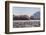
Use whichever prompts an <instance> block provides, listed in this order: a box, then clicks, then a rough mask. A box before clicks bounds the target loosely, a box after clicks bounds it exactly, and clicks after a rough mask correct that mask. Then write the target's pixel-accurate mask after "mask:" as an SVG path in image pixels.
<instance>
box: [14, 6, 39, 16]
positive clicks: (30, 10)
mask: <svg viewBox="0 0 46 35" xmlns="http://www.w3.org/2000/svg"><path fill="white" fill-rule="evenodd" d="M38 11H40V8H34V7H13V14H14V15H23V14H27V15H33V14H34V13H36V12H38Z"/></svg>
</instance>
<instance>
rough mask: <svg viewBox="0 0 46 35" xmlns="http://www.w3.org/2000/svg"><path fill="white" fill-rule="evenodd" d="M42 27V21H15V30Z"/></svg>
mask: <svg viewBox="0 0 46 35" xmlns="http://www.w3.org/2000/svg"><path fill="white" fill-rule="evenodd" d="M24 27H40V20H14V21H13V28H24Z"/></svg>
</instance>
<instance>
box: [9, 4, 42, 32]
mask: <svg viewBox="0 0 46 35" xmlns="http://www.w3.org/2000/svg"><path fill="white" fill-rule="evenodd" d="M15 6H16V7H37V8H40V9H41V10H40V12H41V15H40V19H41V20H40V23H41V26H40V27H29V28H13V12H12V7H15ZM9 13H10V17H9V18H10V19H9V20H10V22H9V31H10V32H20V31H37V30H43V5H33V4H17V3H10V4H9Z"/></svg>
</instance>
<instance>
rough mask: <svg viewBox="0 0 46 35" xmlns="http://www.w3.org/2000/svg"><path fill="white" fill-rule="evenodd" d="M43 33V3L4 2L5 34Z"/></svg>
mask: <svg viewBox="0 0 46 35" xmlns="http://www.w3.org/2000/svg"><path fill="white" fill-rule="evenodd" d="M44 31H45V3H36V2H20V1H5V33H6V34H16V33H30V32H44Z"/></svg>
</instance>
